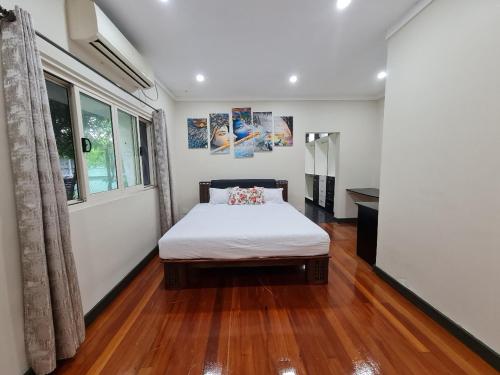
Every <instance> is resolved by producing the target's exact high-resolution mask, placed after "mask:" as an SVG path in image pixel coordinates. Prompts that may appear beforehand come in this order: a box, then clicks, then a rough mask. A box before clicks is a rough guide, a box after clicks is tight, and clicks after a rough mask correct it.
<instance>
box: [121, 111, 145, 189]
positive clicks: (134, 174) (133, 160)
mask: <svg viewBox="0 0 500 375" xmlns="http://www.w3.org/2000/svg"><path fill="white" fill-rule="evenodd" d="M118 126H119V128H120V153H121V156H122V157H121V159H122V174H123V184H124V186H125V187H129V186H135V185H139V184H140V183H141V167H140V165H139V144H138V143H139V142H138V139H137V118H136V117H134V116H132V115H129V114H128V113H126V112H123V111H121V110H118Z"/></svg>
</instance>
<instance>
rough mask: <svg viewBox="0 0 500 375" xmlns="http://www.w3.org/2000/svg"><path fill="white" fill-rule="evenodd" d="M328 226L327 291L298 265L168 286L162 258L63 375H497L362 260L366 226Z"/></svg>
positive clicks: (113, 308)
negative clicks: (361, 234) (359, 250)
mask: <svg viewBox="0 0 500 375" xmlns="http://www.w3.org/2000/svg"><path fill="white" fill-rule="evenodd" d="M323 227H324V228H325V229H326V230H327V231H328V232H329V233H330V235H331V237H332V240H333V241H332V248H331V254H332V256H333V258H332V262H331V266H330V282H329V284H328V285H327V286H309V285H301V284H300V281H301V277H303V274H301V272H302V271H301V270H300V269H297V268H293V269H277V270H276V269H261V270H253V271H252V270H245V269H243V270H227V269H226V270H207V271H204V274H202V275H200V276H201V277H200V280H202V281H203V286H202V287H201V286H198V287H196V288H191V289H187V290H182V291H167V290H165V289H164V287H163V282H162V281H163V280H162V279H163V273H162V267H161V265H160V263H159V260H158V259H154V260H153V261H152V262H151V263H150V264H149V265H148V266H147V267H146V268H145V269H144V270H143V271H142V273H141V274H140V275H139V276H138V277H137V278H136V279H135V280H134V281H133V282H132V283H131V285H130V286H129V287H128V288H127V289H126V290H125V291H124V292H123V293H122V294H121V295H120V296H119V297H118V298H117V299H116V300H115V301H114V302H113V303H112V304H111V305H110V306H109V308H108V309H107V310H106V311H105V312H104V313H103V314H102V315H101V316H99V318H98V319H97V320H96V321H95V322H94V323H93V324H92V325H91V326H90V327H89V328H88V330H87V339H86V341H85V343H84V344H83V346H82V347H81V348H80V350H79V352H78V354H77V356H76V358H74V359H72V360H68V361H65V362H62V363H61V364H60V367H59V369H58V370H57V371H56V374H113V375H114V374H127V375H131V374H140V375H150V374H162V375H164V374H168V375H175V374H205V375H218V374H237V375H244V374H258V375H265V374H282V375H295V374H318V375H323V374H352V375H375V374H398V375H401V374H418V375H423V374H453V375H457V374H483V375H484V374H497V372H496V371H495V370H494V369H492V368H491V367H489V366H488V365H487V364H486V363H485V362H483V361H482V360H481V359H480V358H479V357H478V356H477V355H475V354H474V353H472V352H471V351H470V350H468V349H467V348H466V347H465V346H464V345H463V344H461V343H460V342H459V341H458V340H456V339H455V338H454V337H452V336H450V335H449V334H448V333H447V332H446V331H444V330H443V329H442V328H441V327H439V326H438V325H437V324H435V323H434V322H433V321H432V320H430V319H429V318H427V317H426V316H425V315H424V314H423V313H421V312H420V311H419V310H418V309H416V308H415V307H414V306H413V305H411V304H410V303H409V302H407V301H406V300H405V299H404V298H402V297H401V296H400V295H399V294H398V293H397V292H395V291H394V290H393V289H391V287H389V286H388V285H387V284H386V283H384V282H383V281H382V280H380V279H379V278H378V277H377V276H376V275H375V274H374V273H373V272H372V270H371V268H370V267H369V266H368V265H367V264H365V263H364V262H363V261H361V260H360V259H358V258H357V257H356V256H355V255H354V252H355V246H356V245H355V241H356V228H355V226H352V225H348V224H323Z"/></svg>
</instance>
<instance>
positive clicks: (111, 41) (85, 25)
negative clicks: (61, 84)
mask: <svg viewBox="0 0 500 375" xmlns="http://www.w3.org/2000/svg"><path fill="white" fill-rule="evenodd" d="M66 3H67V15H68V23H69V32H70V37H71V39H72V40H74V41H75V42H77V43H79V44H81V45H83V46H84V47H85V49H86V50H90V51H92V52H94V53H95V54H97V55H98V56H99V57H101V58H103V57H104V61H106V62H108V63H109V65H110V66H111V67H112V68H113V69H114V70H115V72H116V73H118V74H120V76H121V77H123V78H124V80H125V81H126V82H127V83H129V84H130V85H131V86H132V87H137V88H144V89H148V88H151V87H153V86H154V75H153V71H152V69H151V68H150V66H149V65H148V63H147V62H146V61H145V60H144V58H143V57H142V56H141V54H140V53H139V52H138V51H137V50H136V49H135V48H134V46H133V45H132V44H131V43H130V42H129V41H128V40H127V38H125V36H124V35H123V34H122V33H121V32H120V30H118V28H117V27H116V26H115V25H114V24H113V22H111V20H110V19H109V18H108V17H107V16H106V15H105V14H104V12H103V11H102V10H101V9H100V8H99V7H98V6H97V5H96V4H95V3H94V2H93V1H90V0H68V1H67V2H66Z"/></svg>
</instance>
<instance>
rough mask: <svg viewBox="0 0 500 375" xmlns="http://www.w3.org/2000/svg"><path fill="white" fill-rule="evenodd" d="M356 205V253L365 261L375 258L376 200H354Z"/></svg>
mask: <svg viewBox="0 0 500 375" xmlns="http://www.w3.org/2000/svg"><path fill="white" fill-rule="evenodd" d="M356 204H357V206H358V240H357V249H356V253H357V254H358V256H359V257H360V258H362V259H364V260H365V261H366V262H367V263H369V264H371V265H374V264H375V262H376V260H377V229H378V202H356Z"/></svg>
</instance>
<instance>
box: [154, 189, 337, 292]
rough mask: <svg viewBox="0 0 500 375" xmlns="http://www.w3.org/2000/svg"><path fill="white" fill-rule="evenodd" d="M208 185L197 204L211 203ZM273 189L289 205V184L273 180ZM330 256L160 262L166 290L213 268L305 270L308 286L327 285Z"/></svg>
mask: <svg viewBox="0 0 500 375" xmlns="http://www.w3.org/2000/svg"><path fill="white" fill-rule="evenodd" d="M240 181H244V180H240ZM210 186H211V182H210V181H202V182H200V203H208V202H209V199H210V195H209V189H210ZM276 188H283V200H284V201H286V202H287V201H288V181H285V180H276ZM329 261H330V256H329V255H315V256H304V257H297V256H290V257H269V258H249V259H162V260H161V262H162V263H163V270H164V276H165V288H166V289H183V288H185V287H187V286H188V284H189V282H188V281H189V278H188V273H189V269H190V268H209V267H210V268H212V267H273V266H293V265H297V266H305V268H306V272H305V279H306V280H305V281H306V282H307V283H309V284H326V283H328V263H329Z"/></svg>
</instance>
